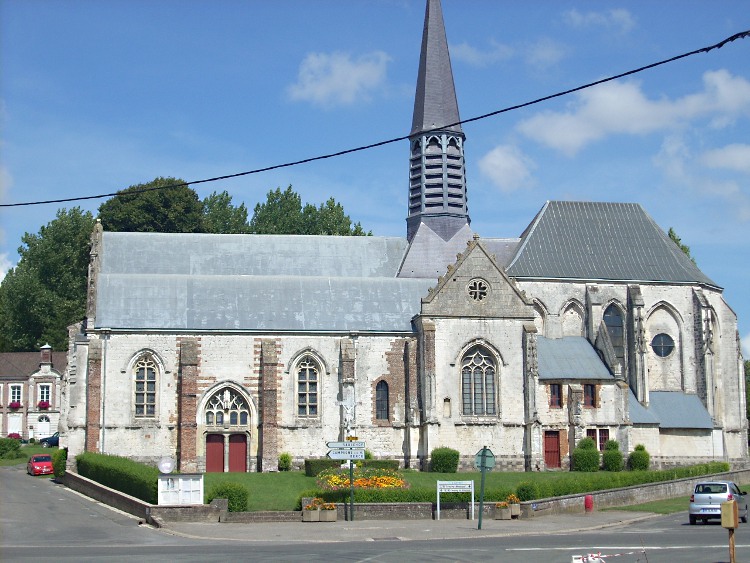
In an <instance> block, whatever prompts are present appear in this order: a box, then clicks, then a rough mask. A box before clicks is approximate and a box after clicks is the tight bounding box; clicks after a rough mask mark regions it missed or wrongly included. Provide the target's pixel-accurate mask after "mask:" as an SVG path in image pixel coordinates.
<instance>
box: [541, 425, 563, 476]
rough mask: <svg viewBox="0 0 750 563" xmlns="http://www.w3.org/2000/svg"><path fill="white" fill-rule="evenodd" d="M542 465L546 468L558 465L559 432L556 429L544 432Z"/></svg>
mask: <svg viewBox="0 0 750 563" xmlns="http://www.w3.org/2000/svg"><path fill="white" fill-rule="evenodd" d="M544 465H545V466H546V467H547V469H550V468H555V467H560V432H559V431H558V430H546V431H545V432H544Z"/></svg>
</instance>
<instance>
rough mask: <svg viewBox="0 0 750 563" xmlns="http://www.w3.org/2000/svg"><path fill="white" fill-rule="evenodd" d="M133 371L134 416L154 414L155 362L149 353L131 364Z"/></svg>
mask: <svg viewBox="0 0 750 563" xmlns="http://www.w3.org/2000/svg"><path fill="white" fill-rule="evenodd" d="M133 371H134V372H135V374H134V376H135V397H134V398H135V416H138V417H154V416H156V372H157V370H156V362H154V360H153V358H152V357H151V356H149V355H146V356H143V357H141V358H140V359H139V360H138V361H137V362H136V363H135V366H133Z"/></svg>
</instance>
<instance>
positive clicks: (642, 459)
mask: <svg viewBox="0 0 750 563" xmlns="http://www.w3.org/2000/svg"><path fill="white" fill-rule="evenodd" d="M650 462H651V456H650V455H649V453H648V452H647V451H646V446H644V445H643V444H638V445H637V446H636V447H635V450H633V451H632V452H630V455H629V456H628V469H630V470H631V471H646V470H648V466H649V463H650Z"/></svg>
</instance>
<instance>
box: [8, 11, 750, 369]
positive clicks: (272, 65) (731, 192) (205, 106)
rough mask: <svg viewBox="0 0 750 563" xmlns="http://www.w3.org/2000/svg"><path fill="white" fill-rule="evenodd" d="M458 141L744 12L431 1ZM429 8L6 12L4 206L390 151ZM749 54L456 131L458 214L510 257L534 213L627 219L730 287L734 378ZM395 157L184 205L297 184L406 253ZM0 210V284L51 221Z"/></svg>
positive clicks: (745, 243) (633, 80) (251, 201)
mask: <svg viewBox="0 0 750 563" xmlns="http://www.w3.org/2000/svg"><path fill="white" fill-rule="evenodd" d="M443 13H444V16H445V23H446V30H447V35H448V41H449V44H450V49H451V56H452V60H453V72H454V77H455V83H456V90H457V93H458V102H459V107H460V111H461V117H462V118H463V119H467V118H471V117H474V116H478V115H482V114H485V113H488V112H492V111H495V110H498V109H501V108H504V107H507V106H511V105H515V104H519V103H523V102H526V101H529V100H532V99H535V98H539V97H542V96H546V95H548V94H552V93H555V92H558V91H561V90H566V89H569V88H574V87H576V86H579V85H581V84H584V83H587V82H591V81H594V80H598V79H601V78H603V77H606V76H609V75H612V74H617V73H620V72H624V71H627V70H630V69H633V68H637V67H640V66H643V65H647V64H650V63H652V62H656V61H659V60H662V59H666V58H669V57H671V56H674V55H679V54H682V53H685V52H688V51H692V50H694V49H698V48H700V47H704V46H708V45H713V44H715V43H717V42H719V41H721V40H723V39H725V38H726V37H728V36H730V35H733V34H735V33H738V32H741V31H745V30H748V29H750V10H748V5H747V2H746V0H742V1H730V0H723V1H721V2H704V1H700V2H698V1H689V0H688V1H686V0H679V1H678V0H660V1H659V2H651V1H645V0H643V1H631V2H622V3H615V2H584V1H580V0H574V1H570V2H565V1H558V2H552V1H540V2H510V1H500V0H443ZM423 18H424V0H346V1H344V0H307V1H303V0H275V1H274V2H268V1H262V0H245V1H237V0H210V1H208V0H180V1H170V0H158V1H157V0H127V1H118V0H108V1H105V2H99V1H94V0H86V1H81V0H78V1H76V0H71V1H67V2H53V1H35V0H0V124H1V128H2V129H1V131H0V151H1V152H0V203H6V204H7V203H16V202H24V201H34V200H44V199H52V198H64V197H77V196H86V195H94V194H101V193H109V192H114V191H117V190H118V189H122V188H125V187H128V186H130V185H133V184H137V183H142V182H147V181H150V180H152V179H153V178H155V177H156V176H176V177H180V178H183V179H185V180H188V181H191V180H199V179H203V178H209V177H214V176H219V175H224V174H231V173H237V172H243V171H247V170H252V169H255V168H261V167H265V166H269V165H274V164H279V163H283V162H288V161H294V160H298V159H303V158H307V157H311V156H317V155H320V154H326V153H331V152H336V151H339V150H343V149H347V148H351V147H355V146H360V145H366V144H369V143H373V142H377V141H382V140H386V139H391V138H394V137H400V136H402V135H405V134H408V132H409V129H410V126H411V113H412V108H413V97H414V88H415V81H416V74H417V66H418V62H419V47H420V41H421V33H422V25H423ZM748 60H750V38H747V39H741V40H737V41H735V42H733V43H730V44H728V45H726V46H724V47H723V48H721V49H718V50H713V51H710V52H708V53H704V54H698V55H695V56H692V57H689V58H686V59H682V60H680V61H677V62H674V63H670V64H668V65H664V66H661V67H658V68H656V69H653V70H649V71H646V72H643V73H640V74H637V75H634V76H631V77H629V78H627V79H623V80H619V81H617V82H611V83H608V84H606V85H603V86H599V87H596V88H592V89H588V90H585V91H582V92H579V93H577V94H571V95H568V96H565V97H562V98H557V99H555V100H551V101H548V102H545V103H541V104H537V105H534V106H531V107H527V108H524V109H522V110H517V111H512V112H508V113H504V114H501V115H499V116H496V117H492V118H489V119H485V120H482V121H478V122H474V123H470V124H467V125H465V126H464V132H465V133H466V136H467V143H466V156H467V164H468V172H467V177H468V186H469V192H468V193H469V213H470V215H471V219H472V227H473V229H474V230H475V231H476V232H478V233H479V234H480V235H482V236H485V237H513V236H518V235H520V233H521V232H522V230H523V229H524V227H525V226H526V225H527V224H528V223H529V222H530V221H531V220H532V218H533V217H534V215H535V214H536V213H537V211H538V210H539V209H540V208H541V207H542V205H543V204H544V202H545V201H547V200H551V199H563V200H584V201H586V200H588V201H623V202H638V203H641V204H642V205H643V206H644V208H645V209H646V210H647V212H648V213H649V214H650V215H651V216H652V217H653V218H654V219H655V220H656V222H657V223H658V224H659V225H660V226H661V227H662V228H663V229H664V230H667V229H668V228H669V227H673V228H674V229H675V230H676V231H677V233H678V234H679V235H680V236H681V237H682V240H683V242H684V243H686V244H687V245H689V246H690V248H691V251H692V253H693V255H694V257H695V258H696V261H697V263H698V265H699V266H700V267H701V268H702V269H703V271H704V272H705V273H706V274H707V275H709V276H710V277H711V278H712V279H714V280H715V281H716V282H717V283H718V284H719V285H721V286H722V287H724V288H725V297H726V299H727V301H728V302H729V304H730V305H731V306H732V307H733V309H734V310H735V311H736V312H737V314H738V316H739V326H740V333H741V336H742V337H743V343H744V346H743V348H744V351H745V356H746V357H750V294H749V292H748V290H747V274H748V269H749V268H748V263H749V262H750V236H749V235H750V138H749V135H748V131H750V67H749V65H748V63H747V61H748ZM407 158H408V145H407V143H406V142H405V141H402V142H400V143H395V144H390V145H386V146H384V147H381V148H377V149H373V150H368V151H364V152H360V153H356V154H353V155H348V156H343V157H339V158H335V159H329V160H324V161H320V162H315V163H311V164H306V165H302V166H297V167H293V168H285V169H280V170H275V171H272V172H267V173H262V174H256V175H251V176H244V177H242V178H237V179H233V180H227V181H223V182H216V183H211V184H200V185H198V186H196V190H197V191H198V193H199V195H200V196H201V197H205V196H206V195H208V194H209V193H211V192H212V191H214V190H216V191H222V190H227V191H228V192H229V193H230V194H231V195H232V196H233V201H234V203H235V204H239V203H240V202H244V203H245V204H246V205H247V206H248V208H250V210H252V208H253V207H254V206H255V204H256V203H257V202H259V201H263V200H264V199H265V195H266V193H267V192H268V190H270V189H275V188H276V187H282V188H285V187H286V186H287V185H289V184H291V185H292V186H293V187H294V189H295V190H296V191H297V192H299V193H300V194H301V195H302V198H303V201H305V202H311V203H316V204H319V203H321V202H323V201H325V200H326V199H327V198H328V197H330V196H333V197H335V198H336V200H337V201H339V202H341V203H342V204H343V205H344V208H345V209H346V211H347V212H348V213H349V214H350V216H351V217H352V218H353V219H354V220H355V221H360V222H361V223H362V225H363V227H364V228H365V229H368V230H372V231H373V233H374V234H376V235H395V236H404V235H405V232H406V226H405V217H406V197H407ZM102 201H104V200H90V201H84V202H81V203H69V204H61V205H57V204H54V205H41V206H29V207H14V208H0V276H2V275H4V273H5V272H6V271H7V269H8V268H10V267H12V266H13V265H14V264H15V262H16V260H17V259H18V256H17V253H16V249H17V248H18V246H19V245H20V241H21V236H22V235H23V233H24V232H34V233H35V232H37V231H38V230H39V228H40V227H41V226H42V225H45V224H46V223H48V222H49V221H50V220H52V219H53V218H54V216H55V213H56V211H57V209H58V208H59V207H61V206H65V207H72V206H74V205H80V206H81V207H83V208H84V209H88V210H91V211H92V212H94V213H95V212H96V210H97V208H98V206H99V205H100V203H101V202H102Z"/></svg>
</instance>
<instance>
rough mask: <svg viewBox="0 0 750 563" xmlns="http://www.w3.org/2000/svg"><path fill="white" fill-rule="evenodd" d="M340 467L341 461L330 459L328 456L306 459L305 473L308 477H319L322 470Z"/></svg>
mask: <svg viewBox="0 0 750 563" xmlns="http://www.w3.org/2000/svg"><path fill="white" fill-rule="evenodd" d="M338 467H341V461H340V460H337V459H328V458H327V457H324V458H320V459H306V460H305V475H307V476H308V477H317V476H318V473H320V472H321V471H325V470H326V469H333V468H338Z"/></svg>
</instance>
